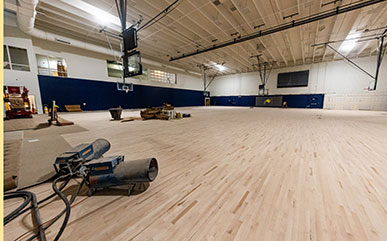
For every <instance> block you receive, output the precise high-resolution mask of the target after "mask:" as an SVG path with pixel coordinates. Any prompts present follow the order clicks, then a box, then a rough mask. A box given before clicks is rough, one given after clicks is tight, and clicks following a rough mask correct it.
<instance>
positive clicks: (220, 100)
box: [211, 94, 324, 109]
mask: <svg viewBox="0 0 387 241" xmlns="http://www.w3.org/2000/svg"><path fill="white" fill-rule="evenodd" d="M271 96H274V95H271ZM276 96H280V95H276ZM282 96H283V101H286V102H287V103H288V107H289V108H320V109H322V108H323V106H324V94H302V95H282ZM255 97H256V96H255V95H253V96H251V95H250V96H212V97H211V105H221V106H255Z"/></svg>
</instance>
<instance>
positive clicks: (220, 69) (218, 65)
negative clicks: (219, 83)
mask: <svg viewBox="0 0 387 241" xmlns="http://www.w3.org/2000/svg"><path fill="white" fill-rule="evenodd" d="M215 67H216V68H218V70H219V71H220V72H223V71H225V70H226V67H225V66H223V65H221V64H216V65H215Z"/></svg>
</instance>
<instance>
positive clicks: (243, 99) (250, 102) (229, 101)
mask: <svg viewBox="0 0 387 241" xmlns="http://www.w3.org/2000/svg"><path fill="white" fill-rule="evenodd" d="M211 105H221V106H255V96H214V97H213V96H211Z"/></svg>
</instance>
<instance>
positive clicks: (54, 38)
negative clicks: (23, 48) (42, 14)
mask: <svg viewBox="0 0 387 241" xmlns="http://www.w3.org/2000/svg"><path fill="white" fill-rule="evenodd" d="M38 3H39V0H18V6H17V11H16V19H17V20H16V21H17V25H18V27H19V29H20V30H21V31H23V32H24V33H26V34H29V35H31V36H32V37H35V38H39V39H43V40H47V41H51V42H56V43H61V44H65V45H68V46H72V47H76V48H81V49H85V50H88V51H91V52H97V53H101V54H104V55H109V56H121V52H120V51H116V50H113V49H110V48H105V47H102V46H99V45H95V44H90V43H86V42H83V41H79V40H76V39H72V38H67V37H64V36H60V35H57V34H53V33H49V32H46V31H43V30H40V29H36V28H35V17H36V6H37V5H38ZM142 62H143V63H145V64H149V65H153V66H156V67H165V68H168V69H173V70H177V71H180V72H185V73H189V74H194V75H200V74H199V73H195V72H191V71H186V70H184V69H181V68H178V67H174V66H170V65H163V64H161V63H158V62H156V61H152V60H149V59H144V58H142Z"/></svg>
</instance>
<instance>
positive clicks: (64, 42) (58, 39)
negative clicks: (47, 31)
mask: <svg viewBox="0 0 387 241" xmlns="http://www.w3.org/2000/svg"><path fill="white" fill-rule="evenodd" d="M55 41H57V42H59V43H62V44H68V45H71V42H69V41H67V40H64V39H60V38H55Z"/></svg>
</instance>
